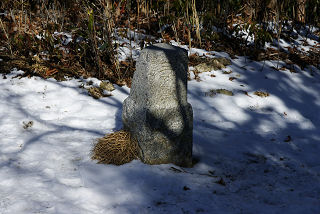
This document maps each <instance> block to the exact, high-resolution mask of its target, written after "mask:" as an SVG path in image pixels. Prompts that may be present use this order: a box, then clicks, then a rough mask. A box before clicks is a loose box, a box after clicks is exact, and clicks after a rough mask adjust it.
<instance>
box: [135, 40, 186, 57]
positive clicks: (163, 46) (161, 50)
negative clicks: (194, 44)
mask: <svg viewBox="0 0 320 214" xmlns="http://www.w3.org/2000/svg"><path fill="white" fill-rule="evenodd" d="M146 53H147V54H156V55H162V54H168V55H184V57H186V58H187V57H188V52H187V51H186V50H185V49H183V48H180V47H176V46H173V45H170V44H167V43H158V44H155V45H150V46H148V47H146V48H145V49H143V50H142V51H141V54H140V56H141V55H144V54H146ZM170 60H173V58H172V59H170ZM185 60H188V59H184V60H183V61H185Z"/></svg>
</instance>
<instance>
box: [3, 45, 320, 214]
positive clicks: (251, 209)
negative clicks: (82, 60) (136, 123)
mask: <svg viewBox="0 0 320 214" xmlns="http://www.w3.org/2000/svg"><path fill="white" fill-rule="evenodd" d="M185 48H187V47H185ZM192 52H193V53H194V52H197V53H199V54H202V55H206V54H213V55H216V56H227V54H226V53H218V52H215V53H207V52H206V51H204V50H197V49H193V50H192ZM275 63H277V62H270V61H266V62H265V64H263V62H255V61H250V60H248V59H247V58H245V57H238V59H234V60H232V65H230V66H228V67H227V69H226V70H229V71H232V73H231V74H223V72H222V71H212V72H208V73H202V74H200V79H201V81H200V82H197V81H195V80H191V81H189V82H188V99H189V102H190V103H191V104H192V106H193V112H194V139H193V142H194V146H193V153H194V157H195V158H197V159H198V160H199V162H198V163H197V164H195V166H194V167H193V168H181V167H177V166H174V165H171V164H164V165H153V166H150V165H145V164H143V163H141V162H140V161H138V160H135V161H132V162H131V163H128V164H125V165H122V166H113V165H101V164H96V163H95V161H92V160H90V150H91V148H92V145H93V143H94V142H95V140H96V139H97V138H99V137H101V136H103V135H104V134H105V133H110V132H112V131H114V130H119V129H120V128H121V126H122V124H121V108H122V102H123V100H124V99H125V98H126V97H127V96H128V94H129V91H130V89H129V88H127V87H116V90H115V91H113V92H112V94H113V96H111V97H106V98H102V99H99V100H95V99H93V98H92V97H90V96H88V93H87V91H86V90H85V89H84V88H83V87H82V88H81V87H79V86H81V85H85V84H86V83H87V82H89V81H90V80H91V81H93V84H94V85H97V84H99V80H97V79H90V80H88V79H87V80H84V79H69V80H68V81H64V82H58V81H56V80H54V79H48V80H43V79H40V78H38V77H32V78H29V79H28V78H22V79H19V78H15V76H16V75H17V74H19V73H22V71H17V70H14V71H13V72H12V73H11V74H8V75H6V76H3V75H1V76H0V118H1V119H0V121H1V122H0V195H1V197H0V213H1V214H12V213H15V214H19V213H59V214H63V213H66V214H70V213H77V214H82V213H90V214H96V213H97V214H99V213H103V214H105V213H297V214H298V213H320V155H319V153H320V132H319V130H320V114H319V112H320V94H319V91H320V76H319V70H318V73H315V74H314V76H312V75H310V72H308V71H302V70H300V71H299V72H298V73H290V71H289V70H283V71H276V70H273V69H272V68H271V67H272V66H274V65H275ZM282 64H283V62H282ZM213 73H214V74H215V75H216V77H211V76H210V75H211V74H213ZM229 77H236V79H234V80H233V81H230V80H229ZM211 89H227V90H231V91H232V92H233V93H234V96H226V95H223V94H217V95H215V96H213V97H210V96H206V92H208V91H210V90H211ZM255 91H264V92H268V93H269V94H270V96H268V97H265V98H262V97H258V96H256V95H254V92H255ZM245 92H247V95H248V96H247V95H246V94H245ZM30 121H32V122H33V125H31V126H30V127H26V125H25V124H28V123H29V122H30ZM221 179H222V180H221ZM219 181H220V184H219Z"/></svg>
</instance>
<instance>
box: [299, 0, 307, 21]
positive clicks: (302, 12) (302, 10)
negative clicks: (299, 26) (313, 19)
mask: <svg viewBox="0 0 320 214" xmlns="http://www.w3.org/2000/svg"><path fill="white" fill-rule="evenodd" d="M306 2H307V0H297V2H296V21H297V22H300V23H305V21H306Z"/></svg>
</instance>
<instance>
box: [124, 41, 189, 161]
mask: <svg viewBox="0 0 320 214" xmlns="http://www.w3.org/2000/svg"><path fill="white" fill-rule="evenodd" d="M187 71H188V56H187V52H186V51H185V50H184V49H182V48H178V47H174V46H172V45H168V44H163V43H161V44H156V45H154V46H149V47H147V48H145V49H144V50H142V51H141V55H140V57H139V59H138V61H137V64H136V71H135V73H134V76H133V80H132V85H131V91H130V95H129V97H128V98H127V99H126V100H125V101H124V103H123V112H122V121H123V125H124V129H125V130H127V131H130V132H131V134H132V135H133V136H134V137H135V138H136V140H137V141H138V143H139V147H140V158H141V160H142V161H143V162H145V163H148V164H163V163H174V164H176V165H179V166H186V167H189V166H191V164H192V130H193V113H192V107H191V105H190V104H189V103H188V102H187Z"/></svg>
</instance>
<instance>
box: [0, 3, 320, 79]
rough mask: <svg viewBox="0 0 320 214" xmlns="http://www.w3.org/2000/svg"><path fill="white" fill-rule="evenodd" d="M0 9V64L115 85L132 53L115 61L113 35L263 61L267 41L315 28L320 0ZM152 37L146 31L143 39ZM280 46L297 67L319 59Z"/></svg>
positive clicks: (127, 71)
mask: <svg viewBox="0 0 320 214" xmlns="http://www.w3.org/2000/svg"><path fill="white" fill-rule="evenodd" d="M0 13H1V16H0V38H1V39H0V47H1V53H0V58H2V59H4V61H3V62H1V64H0V66H1V67H0V70H2V71H4V72H9V71H10V69H12V67H17V68H21V69H23V70H25V71H26V74H25V75H39V76H42V77H44V78H47V77H52V76H53V77H55V78H57V79H63V78H64V77H65V76H84V77H88V76H94V77H98V78H103V79H109V80H111V81H112V82H114V83H117V84H119V85H123V84H126V83H127V84H128V85H130V79H131V76H132V74H133V72H134V60H132V59H130V58H129V59H128V60H127V61H125V62H119V60H118V57H117V50H118V48H119V46H120V44H119V43H117V42H114V41H115V36H116V35H118V36H122V37H127V35H128V33H129V32H130V31H134V32H142V33H144V34H147V35H153V36H155V37H156V38H159V37H160V38H162V39H163V40H165V41H167V42H168V41H170V40H172V39H174V40H176V41H178V42H180V43H181V44H186V45H189V46H190V47H199V48H205V49H207V50H217V51H220V50H223V51H227V52H228V53H229V54H230V55H231V56H234V55H249V56H250V55H251V56H252V57H254V58H256V59H260V60H261V59H262V58H261V57H260V56H264V58H263V59H265V58H266V56H269V57H271V56H274V54H273V55H272V54H270V53H269V54H268V52H266V49H263V47H264V45H265V43H266V42H271V41H272V40H274V39H278V40H279V39H280V38H285V39H288V40H290V39H293V40H294V39H295V37H294V35H293V34H292V32H293V31H294V30H293V29H303V30H305V31H307V33H308V32H309V33H310V32H311V30H310V29H311V28H310V26H315V27H320V26H319V25H320V24H319V23H320V1H319V0H281V1H280V0H226V1H222V0H184V1H183V0H158V1H156V0H149V1H147V0H131V1H129V0H117V1H111V0H91V1H89V0H2V1H1V2H0ZM308 26H309V27H308ZM243 30H245V31H246V32H248V36H252V38H253V39H254V41H253V43H249V42H248V36H247V37H243V35H242V34H241V32H242V31H243ZM308 30H309V31H308ZM55 32H56V33H55ZM59 32H68V33H69V34H70V37H68V35H69V34H64V33H59ZM318 32H319V31H317V32H315V33H318ZM226 35H228V36H226ZM71 39H72V40H71ZM129 39H132V38H131V37H129ZM152 42H154V41H153V39H152V37H146V38H145V39H143V40H142V41H140V46H141V48H143V47H144V46H145V45H147V44H149V43H152ZM278 51H279V53H278V57H280V56H282V57H284V58H288V57H291V58H290V59H293V60H294V61H295V62H299V64H300V65H302V66H303V65H306V64H308V63H309V64H310V63H311V64H313V65H315V66H317V65H318V64H319V61H318V59H319V55H317V53H316V54H313V55H312V54H311V55H310V56H309V57H307V58H303V57H302V56H300V55H301V53H300V54H299V53H298V52H297V50H294V51H293V53H291V55H290V56H288V55H285V54H283V52H281V50H280V49H279V50H278ZM280 52H281V53H280ZM289 54H290V53H289ZM318 54H319V53H318ZM259 57H260V58H259Z"/></svg>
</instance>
